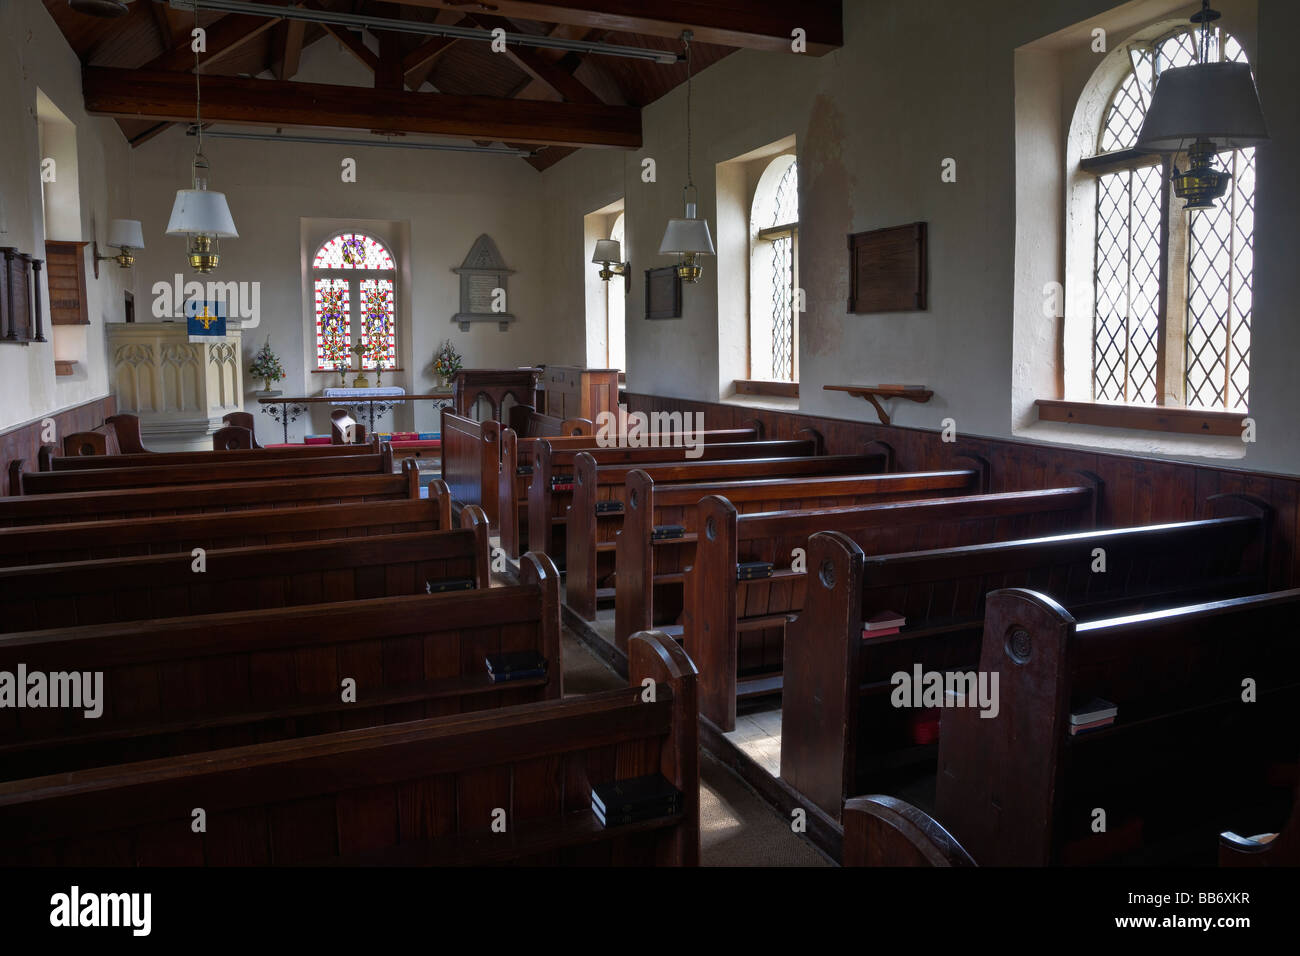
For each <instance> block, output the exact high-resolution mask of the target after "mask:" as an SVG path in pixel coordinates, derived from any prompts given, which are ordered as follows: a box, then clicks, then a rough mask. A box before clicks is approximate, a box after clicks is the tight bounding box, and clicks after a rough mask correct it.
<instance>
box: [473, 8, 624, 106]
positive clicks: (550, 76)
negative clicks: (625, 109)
mask: <svg viewBox="0 0 1300 956" xmlns="http://www.w3.org/2000/svg"><path fill="white" fill-rule="evenodd" d="M469 19H470V20H473V21H474V22H475V23H476V24H477V25H478V26H480V27H482V28H483V29H485V30H495V29H498V28H499V29H502V30H505V31H506V32H507V33H510V32H516V31H515V30H514V27H513V26H512V25H511V23H510V21H509V20H506V19H504V18H502V17H494V16H489V15H487V14H482V13H474V14H470V16H469ZM503 55H504V56H508V57H509V58H510V59H511V61H513V62H514V63H515V65H517V66H518V67H519V68H520V69H521V70H523V71H524V72H525V73H527V74H528V75H529V76H530V77H532V78H533V79H535V80H537V81H539V82H541V83H544V84H545V85H546V86H548V87H550V88H551V89H552V90H554V91H555V92H556V93H558V94H560V96H562V97H563V98H564V99H565V100H567V101H568V102H570V103H599V102H601V99H600V97H598V96H597V95H596V94H595V93H593V92H591V90H589V89H587V87H586V86H584V85H583V83H582V81H581V80H579V79H578V78H577V77H575V76H574V75H573V74H572V73H570V72H568V71H566V70H564V69H563V68H562V67H560V66H559V65H558V64H557V63H555V62H554V61H553V60H550V59H547V58H546V57H545V56H544V55H543V54H542V51H541V50H539V49H537V48H536V47H526V46H510V45H507V46H506V50H505V53H504V54H503ZM515 95H518V94H515Z"/></svg>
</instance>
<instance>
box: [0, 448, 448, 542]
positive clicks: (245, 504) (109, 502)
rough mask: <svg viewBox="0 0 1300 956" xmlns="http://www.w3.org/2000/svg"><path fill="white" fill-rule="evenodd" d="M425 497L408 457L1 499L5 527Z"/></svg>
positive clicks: (438, 489)
mask: <svg viewBox="0 0 1300 956" xmlns="http://www.w3.org/2000/svg"><path fill="white" fill-rule="evenodd" d="M429 489H430V490H429V493H430V495H438V496H442V495H445V494H447V491H446V488H445V486H442V485H438V486H435V485H432V484H431V485H430V486H429ZM419 497H420V475H419V471H418V470H417V469H416V467H415V463H414V462H403V467H402V471H401V473H400V474H395V475H381V474H373V475H339V476H336V477H326V478H304V479H301V480H299V481H282V480H277V479H272V480H270V481H249V482H234V483H229V482H217V483H215V484H210V485H172V486H168V487H158V488H127V489H118V490H110V491H83V492H67V493H64V494H52V495H19V496H12V495H11V496H9V497H5V498H0V527H5V528H11V527H17V526H19V525H36V524H43V525H50V524H59V523H62V522H68V521H92V520H103V519H114V518H148V517H157V516H161V515H183V514H207V513H217V512H236V511H243V510H248V509H267V508H304V507H311V506H314V505H323V504H344V503H349V502H352V503H359V502H363V501H389V500H398V499H411V500H413V499H416V498H419Z"/></svg>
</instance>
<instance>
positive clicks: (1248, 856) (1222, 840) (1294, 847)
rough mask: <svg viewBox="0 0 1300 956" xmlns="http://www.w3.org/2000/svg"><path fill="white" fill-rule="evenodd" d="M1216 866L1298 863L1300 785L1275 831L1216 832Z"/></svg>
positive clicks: (1299, 848) (1289, 864) (1299, 847)
mask: <svg viewBox="0 0 1300 956" xmlns="http://www.w3.org/2000/svg"><path fill="white" fill-rule="evenodd" d="M1219 866H1231V867H1248V866H1300V787H1297V788H1296V790H1295V800H1294V801H1293V802H1292V804H1291V812H1290V814H1289V815H1288V816H1287V819H1286V824H1285V825H1284V826H1283V827H1282V829H1281V830H1280V831H1279V832H1277V833H1261V834H1256V835H1255V836H1249V837H1243V836H1238V835H1237V834H1236V833H1233V832H1232V831H1231V830H1227V831H1225V832H1223V833H1220V834H1219Z"/></svg>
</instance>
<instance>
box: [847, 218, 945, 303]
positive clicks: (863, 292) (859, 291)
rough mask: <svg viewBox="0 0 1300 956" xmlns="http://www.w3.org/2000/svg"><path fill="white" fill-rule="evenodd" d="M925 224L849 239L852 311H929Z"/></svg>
mask: <svg viewBox="0 0 1300 956" xmlns="http://www.w3.org/2000/svg"><path fill="white" fill-rule="evenodd" d="M926 267H927V263H926V224H925V223H923V222H914V223H911V224H909V225H906V226H894V227H892V228H889V229H875V230H872V231H871V232H855V233H854V234H853V235H851V236H849V311H850V312H854V313H858V314H862V313H866V312H915V311H921V310H924V309H925V308H926V282H927V277H926Z"/></svg>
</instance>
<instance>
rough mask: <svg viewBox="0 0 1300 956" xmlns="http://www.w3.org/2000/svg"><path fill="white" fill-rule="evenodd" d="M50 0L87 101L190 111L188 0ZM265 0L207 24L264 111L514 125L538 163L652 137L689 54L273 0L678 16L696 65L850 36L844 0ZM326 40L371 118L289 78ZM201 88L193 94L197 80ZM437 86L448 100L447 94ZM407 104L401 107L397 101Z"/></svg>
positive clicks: (156, 114) (638, 40)
mask: <svg viewBox="0 0 1300 956" xmlns="http://www.w3.org/2000/svg"><path fill="white" fill-rule="evenodd" d="M42 2H43V3H44V4H45V8H46V9H47V10H48V11H49V13H50V15H51V16H52V17H53V18H54V21H55V23H57V24H58V26H59V29H60V30H61V31H62V32H63V35H64V37H65V38H66V39H67V41H68V44H69V45H70V46H71V47H72V49H73V51H74V52H75V53H76V55H77V57H78V58H79V59H80V60H81V63H82V66H83V67H85V68H87V69H86V71H85V76H84V78H83V91H84V93H85V95H86V100H87V110H88V111H89V112H92V113H101V114H103V115H109V116H115V117H116V118H117V120H118V122H119V124H120V125H121V127H122V130H123V132H124V133H125V134H126V136H127V138H128V139H129V140H130V141H131V142H132V144H133V145H139V144H140V143H142V142H146V141H147V140H148V139H149V138H151V137H152V136H154V135H157V133H158V132H161V131H162V130H163V129H166V128H167V127H168V126H169V125H171V124H172V123H174V122H184V121H185V118H186V117H187V116H188V115H189V114H188V112H187V113H184V114H182V115H176V114H177V113H178V112H179V110H178V103H177V100H178V99H179V98H180V97H181V96H182V95H183V93H182V89H183V84H177V85H176V87H175V89H173V88H172V87H171V85H170V84H168V83H166V82H163V81H164V80H165V77H162V78H160V74H163V73H173V74H176V77H175V78H176V79H177V80H180V79H181V78H182V77H183V76H185V75H187V74H189V73H190V72H191V71H192V70H193V56H194V55H193V53H192V52H191V50H190V29H191V27H192V25H193V22H194V14H193V13H192V11H189V10H183V9H175V8H172V7H171V6H169V5H168V4H167V3H166V2H163V0H134V2H133V3H131V4H130V6H129V9H128V12H127V14H126V15H125V16H122V17H118V18H115V19H100V18H96V17H91V16H86V15H84V14H80V13H77V12H75V11H74V10H72V9H71V8H70V7H69V6H68V3H67V0H42ZM256 2H258V3H260V4H262V5H264V6H266V7H268V9H269V11H270V12H271V14H272V15H270V16H265V17H264V16H260V15H254V14H251V13H243V12H234V13H223V12H217V11H206V10H205V11H201V12H200V14H199V24H200V26H202V27H204V29H205V30H206V31H207V42H208V49H207V52H206V53H205V54H203V56H202V64H203V73H204V75H205V76H212V77H231V78H236V77H243V78H256V85H255V86H254V87H252V88H251V90H247V89H246V90H245V91H244V92H245V94H250V93H251V95H252V96H253V98H254V99H255V100H256V103H257V106H258V114H259V120H260V121H261V122H262V123H264V124H271V125H279V126H284V127H319V128H330V129H344V128H346V129H357V130H367V129H368V130H381V129H385V130H390V131H393V132H410V133H425V134H427V133H430V132H431V131H436V130H439V129H443V130H446V132H445V133H442V134H441V135H452V136H461V137H465V138H467V139H472V140H474V141H476V142H501V141H503V140H502V139H501V136H502V135H503V134H509V133H510V132H512V131H513V132H514V134H515V135H516V136H519V137H521V138H519V139H518V140H511V141H510V142H509V145H512V146H514V145H519V144H531V148H534V149H536V150H537V152H536V154H535V155H533V156H531V157H529V158H528V162H530V163H532V165H533V166H535V167H536V168H538V169H545V168H546V167H547V166H550V165H553V164H554V163H555V162H557V161H558V160H560V159H562V158H563V157H564V156H567V155H568V154H569V153H571V152H573V150H574V149H576V148H580V147H582V146H603V147H610V146H613V147H615V148H635V147H636V146H637V145H639V143H640V122H639V118H638V116H637V114H638V111H639V109H640V107H643V106H645V105H647V104H649V103H652V102H654V101H655V100H657V99H658V98H659V97H661V96H663V95H664V94H665V93H667V92H668V91H670V90H671V89H673V88H674V87H676V86H677V85H678V84H680V83H683V82H685V79H686V67H685V64H684V63H681V62H676V63H668V64H664V63H656V62H651V61H649V60H644V59H630V58H625V57H622V56H615V55H610V54H608V53H601V52H591V51H585V50H579V51H569V50H564V49H554V48H548V47H536V46H526V45H515V44H511V45H509V46H508V47H507V49H506V52H504V53H496V52H493V51H492V49H491V47H490V45H489V44H487V43H485V42H482V41H480V40H473V39H468V38H455V37H436V36H428V35H419V34H412V33H396V32H393V31H385V30H377V29H371V30H369V31H368V32H369V36H367V37H366V38H365V42H362V41H361V34H359V33H357V32H355V31H353V30H350V29H349V28H348V27H345V26H341V25H337V24H321V23H309V22H303V21H301V20H290V19H286V18H282V17H276V16H274V9H275V7H277V6H279V7H285V6H290V5H293V6H300V7H303V8H305V9H308V10H315V11H322V12H326V13H329V14H345V15H362V16H368V17H382V18H387V19H396V20H403V21H408V22H412V23H423V24H437V25H441V26H447V27H456V28H461V29H465V28H468V29H473V30H481V31H491V30H493V29H495V28H498V27H499V28H501V29H504V30H506V31H507V32H508V33H510V34H521V35H529V36H537V37H551V38H557V39H560V40H565V41H578V42H582V43H601V44H610V45H616V46H627V47H636V48H640V49H650V50H664V51H666V52H668V53H672V54H677V53H680V51H681V40H680V34H681V31H682V30H683V29H690V30H692V31H694V34H695V40H694V42H693V43H692V58H693V62H694V69H695V71H696V72H699V71H700V70H702V69H704V68H706V67H708V66H710V65H711V64H713V63H716V62H717V61H718V60H720V59H722V58H723V57H724V56H726V55H728V54H729V53H731V52H733V51H734V50H736V49H738V48H739V47H742V46H744V47H751V48H756V49H769V50H783V51H785V52H787V53H790V37H791V31H792V30H793V29H795V28H796V27H799V28H802V29H804V30H806V31H807V46H808V51H809V52H808V54H807V55H820V54H821V53H824V52H827V51H828V50H831V49H835V48H836V47H838V46H839V45H840V43H841V40H842V35H841V25H840V21H841V6H840V0H551V2H542V0H483V2H478V0H394V2H380V0H256ZM321 41H325V42H326V43H336V44H338V45H339V46H340V48H341V49H345V50H348V52H350V53H351V54H352V55H353V56H354V57H356V58H357V60H358V61H360V62H361V63H364V64H365V66H366V68H367V69H368V70H370V71H371V72H372V73H373V74H374V76H375V80H374V85H375V86H376V87H379V89H375V90H373V91H370V92H369V93H362V96H363V97H367V98H368V100H369V102H370V103H371V104H372V108H373V112H374V114H375V117H376V121H375V122H366V123H358V122H357V116H358V115H359V113H361V112H363V109H362V107H363V106H364V101H363V100H358V99H357V97H356V96H355V95H353V94H356V93H359V92H361V89H360V88H357V87H349V88H347V94H346V95H340V96H332V95H331V96H329V97H328V98H327V100H326V98H322V101H321V102H320V105H319V107H318V114H319V115H314V116H313V115H310V111H309V110H305V109H304V108H303V103H302V97H301V95H300V94H301V93H302V92H303V91H302V90H295V89H292V87H295V86H299V85H300V84H297V83H294V82H293V81H292V80H293V77H294V75H295V73H296V72H297V68H298V63H299V59H300V57H301V55H302V51H303V50H304V49H306V48H308V47H310V46H311V45H312V44H314V43H318V42H321ZM790 55H799V54H793V53H791V54H790ZM140 69H144V70H148V71H150V72H149V74H148V80H149V82H148V83H143V82H142V83H141V84H140V87H141V89H140V91H139V92H138V93H136V94H135V95H134V96H133V95H132V94H131V91H130V86H131V84H130V83H129V82H126V81H127V80H129V77H128V76H127V75H117V71H134V70H140ZM140 76H141V78H142V80H143V79H144V78H145V77H144V74H140ZM426 83H427V84H429V85H427V86H426V85H425V84H426ZM146 88H147V89H148V90H149V91H150V92H149V94H148V95H146V94H145V92H144V91H145V89H146ZM317 89H324V88H320V87H318V88H317ZM331 89H332V88H331ZM366 89H367V90H368V89H369V88H366ZM400 91H405V92H406V93H407V94H409V95H415V93H416V92H417V91H418V92H419V96H421V97H428V98H429V101H428V102H426V101H424V100H407V99H405V98H404V97H402V96H398V95H396V94H398V93H399V92H400ZM439 94H444V96H441V97H440V96H439ZM470 97H475V98H482V99H481V100H477V101H476V100H470V99H467V98H470ZM189 100H190V106H191V107H192V105H193V104H192V92H191V94H190V96H189ZM204 100H205V119H207V118H208V117H209V116H210V117H211V119H212V121H213V122H221V121H223V119H224V121H225V122H240V121H241V120H240V119H239V117H238V115H237V114H238V111H237V110H235V109H233V107H232V108H231V109H228V110H226V111H225V112H224V114H222V112H221V111H216V112H212V113H210V114H209V113H208V111H207V105H208V104H207V100H208V87H207V85H206V84H205V88H204ZM435 100H444V101H446V102H443V103H439V104H436V105H435V103H434V101H435ZM399 104H400V105H399ZM408 104H415V105H416V106H417V107H419V108H418V109H417V110H416V111H415V114H414V115H415V117H416V119H414V120H413V121H411V122H406V120H407V116H406V113H407V111H408V110H409V106H408ZM395 109H401V110H402V111H403V114H402V115H392V111H393V110H395ZM521 111H525V112H521ZM191 112H192V110H191ZM529 114H531V115H529ZM476 123H477V126H476ZM349 124H352V125H349ZM525 137H526V138H525Z"/></svg>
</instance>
